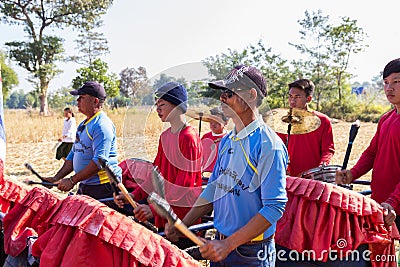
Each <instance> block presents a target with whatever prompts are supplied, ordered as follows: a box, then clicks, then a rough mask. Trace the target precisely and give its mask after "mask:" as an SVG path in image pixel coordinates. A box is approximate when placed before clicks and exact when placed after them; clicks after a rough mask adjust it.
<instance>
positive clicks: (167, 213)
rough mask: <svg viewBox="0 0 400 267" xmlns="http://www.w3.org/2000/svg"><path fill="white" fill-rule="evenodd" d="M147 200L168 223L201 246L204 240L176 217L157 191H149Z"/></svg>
mask: <svg viewBox="0 0 400 267" xmlns="http://www.w3.org/2000/svg"><path fill="white" fill-rule="evenodd" d="M148 201H149V202H150V203H151V204H153V207H154V209H155V210H156V211H157V213H158V214H159V215H160V216H162V217H164V218H166V219H167V220H168V223H169V224H171V225H173V226H175V227H176V229H178V230H179V231H180V232H181V233H182V234H184V235H185V236H186V237H187V238H189V239H190V240H191V241H193V243H195V244H196V245H198V246H203V245H204V242H203V241H201V239H200V238H199V237H198V236H197V235H195V234H194V233H193V232H192V231H190V230H189V229H188V228H187V226H186V225H185V224H184V223H183V222H182V221H181V220H180V219H179V218H178V216H177V215H176V214H175V212H174V211H173V210H172V208H171V206H170V205H169V204H168V202H167V201H166V200H165V199H163V198H162V197H160V196H159V195H158V194H157V193H155V192H151V193H150V195H149V197H148Z"/></svg>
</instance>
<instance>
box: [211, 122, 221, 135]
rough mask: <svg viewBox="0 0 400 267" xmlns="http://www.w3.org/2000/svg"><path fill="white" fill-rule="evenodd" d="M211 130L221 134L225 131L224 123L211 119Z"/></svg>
mask: <svg viewBox="0 0 400 267" xmlns="http://www.w3.org/2000/svg"><path fill="white" fill-rule="evenodd" d="M210 130H211V131H212V132H213V133H215V134H220V133H222V132H223V131H224V125H223V124H221V123H219V122H218V121H214V120H211V121H210Z"/></svg>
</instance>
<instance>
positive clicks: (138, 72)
mask: <svg viewBox="0 0 400 267" xmlns="http://www.w3.org/2000/svg"><path fill="white" fill-rule="evenodd" d="M119 76H120V83H119V92H120V93H121V95H123V96H125V97H130V98H132V99H134V98H135V97H136V93H138V92H139V91H146V93H148V91H149V80H148V78H147V71H146V69H145V68H144V67H138V68H137V69H135V68H125V69H123V70H122V71H121V72H120V73H119Z"/></svg>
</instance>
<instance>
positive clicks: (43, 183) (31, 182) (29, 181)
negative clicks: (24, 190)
mask: <svg viewBox="0 0 400 267" xmlns="http://www.w3.org/2000/svg"><path fill="white" fill-rule="evenodd" d="M24 183H26V184H29V185H33V184H37V185H43V186H58V184H53V183H50V182H35V181H31V180H27V181H25V182H24Z"/></svg>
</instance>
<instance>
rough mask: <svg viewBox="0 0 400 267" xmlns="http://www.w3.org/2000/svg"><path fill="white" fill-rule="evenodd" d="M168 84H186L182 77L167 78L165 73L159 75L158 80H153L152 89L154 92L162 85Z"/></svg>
mask: <svg viewBox="0 0 400 267" xmlns="http://www.w3.org/2000/svg"><path fill="white" fill-rule="evenodd" d="M168 82H177V83H180V84H186V80H185V78H183V77H180V78H176V77H173V76H168V75H167V74H165V73H161V74H160V77H158V79H155V80H154V82H153V88H154V90H157V89H158V88H160V87H161V86H163V85H164V84H166V83H168Z"/></svg>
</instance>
